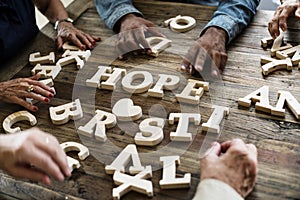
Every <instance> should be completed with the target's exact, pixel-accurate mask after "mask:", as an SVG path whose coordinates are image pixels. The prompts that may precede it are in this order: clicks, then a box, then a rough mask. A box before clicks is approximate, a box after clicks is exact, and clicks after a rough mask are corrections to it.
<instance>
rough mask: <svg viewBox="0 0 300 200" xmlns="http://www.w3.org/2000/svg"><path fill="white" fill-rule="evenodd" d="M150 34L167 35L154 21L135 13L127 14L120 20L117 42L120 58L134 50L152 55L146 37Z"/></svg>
mask: <svg viewBox="0 0 300 200" xmlns="http://www.w3.org/2000/svg"><path fill="white" fill-rule="evenodd" d="M150 35H151V36H159V37H165V36H164V35H163V34H162V33H160V32H159V30H158V29H157V27H156V25H155V24H154V23H153V22H151V21H148V20H146V19H144V18H142V17H137V16H136V15H134V14H128V15H125V16H124V17H123V18H122V19H121V20H120V33H119V40H118V42H117V44H116V51H117V54H118V57H119V59H123V55H124V54H126V53H129V52H132V51H134V52H135V53H138V52H139V51H142V52H143V53H146V54H148V55H150V54H151V53H152V51H151V47H150V44H149V43H148V42H147V40H146V37H147V36H150Z"/></svg>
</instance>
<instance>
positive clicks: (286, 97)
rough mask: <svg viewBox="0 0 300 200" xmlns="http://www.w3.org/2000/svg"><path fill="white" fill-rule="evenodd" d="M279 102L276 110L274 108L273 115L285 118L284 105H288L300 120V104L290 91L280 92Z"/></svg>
mask: <svg viewBox="0 0 300 200" xmlns="http://www.w3.org/2000/svg"><path fill="white" fill-rule="evenodd" d="M278 98H279V99H278V101H277V104H276V107H275V108H272V110H271V114H272V115H276V116H284V113H285V109H284V105H285V103H287V105H288V107H289V108H290V109H291V111H292V113H293V114H294V115H295V117H296V118H297V119H298V120H299V119H300V104H299V102H298V101H297V99H296V98H295V97H294V96H293V95H292V94H291V93H290V92H288V91H278Z"/></svg>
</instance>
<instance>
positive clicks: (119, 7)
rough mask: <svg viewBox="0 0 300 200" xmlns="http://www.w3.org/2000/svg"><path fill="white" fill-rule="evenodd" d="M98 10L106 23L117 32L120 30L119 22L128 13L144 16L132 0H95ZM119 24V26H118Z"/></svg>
mask: <svg viewBox="0 0 300 200" xmlns="http://www.w3.org/2000/svg"><path fill="white" fill-rule="evenodd" d="M94 2H95V5H96V8H97V11H98V13H99V15H100V17H101V18H102V19H103V20H104V22H105V24H106V25H107V26H108V27H109V28H110V29H113V30H114V31H115V32H119V31H120V24H118V23H117V22H118V21H119V20H120V19H121V18H122V17H124V16H125V15H128V14H134V15H136V16H140V17H142V13H141V12H140V11H138V10H137V9H136V8H135V7H134V6H133V5H132V1H131V0H94ZM117 25H118V26H117Z"/></svg>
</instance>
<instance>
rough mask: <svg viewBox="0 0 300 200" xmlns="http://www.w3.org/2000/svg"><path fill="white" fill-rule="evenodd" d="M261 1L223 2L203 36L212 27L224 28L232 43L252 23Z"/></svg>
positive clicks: (225, 0)
mask: <svg viewBox="0 0 300 200" xmlns="http://www.w3.org/2000/svg"><path fill="white" fill-rule="evenodd" d="M259 2H260V0H221V1H220V3H219V6H218V9H217V11H215V12H214V14H213V17H212V19H211V21H210V22H209V23H208V24H207V25H206V26H205V27H204V28H203V30H202V31H201V34H200V35H202V34H203V32H204V31H205V30H206V29H207V28H208V27H211V26H216V27H220V28H223V29H224V30H225V31H226V32H227V34H228V41H227V43H230V42H231V40H233V39H234V38H235V37H236V36H237V35H238V34H239V33H241V32H242V30H243V29H244V28H245V27H246V26H247V25H248V24H249V23H250V21H251V19H252V17H253V16H254V15H255V13H256V8H257V6H258V4H259Z"/></svg>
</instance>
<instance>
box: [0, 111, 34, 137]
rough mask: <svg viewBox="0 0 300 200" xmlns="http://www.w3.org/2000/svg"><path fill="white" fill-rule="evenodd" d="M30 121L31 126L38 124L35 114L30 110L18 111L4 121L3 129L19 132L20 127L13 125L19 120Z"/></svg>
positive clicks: (8, 131) (9, 131) (7, 131)
mask: <svg viewBox="0 0 300 200" xmlns="http://www.w3.org/2000/svg"><path fill="white" fill-rule="evenodd" d="M24 120H26V121H29V122H30V125H31V126H34V125H36V123H37V121H36V118H35V116H34V115H32V114H31V113H30V112H28V111H18V112H15V113H12V114H10V115H9V116H7V117H6V118H5V119H4V121H3V123H2V126H3V129H4V131H5V132H6V133H17V132H20V131H21V128H20V127H16V128H11V127H12V125H13V124H14V123H16V122H19V121H24Z"/></svg>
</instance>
